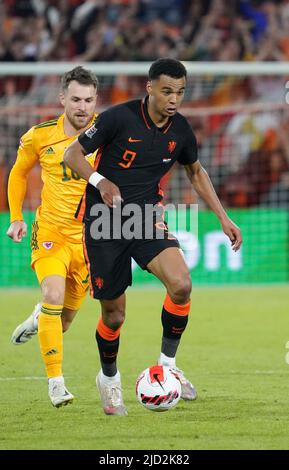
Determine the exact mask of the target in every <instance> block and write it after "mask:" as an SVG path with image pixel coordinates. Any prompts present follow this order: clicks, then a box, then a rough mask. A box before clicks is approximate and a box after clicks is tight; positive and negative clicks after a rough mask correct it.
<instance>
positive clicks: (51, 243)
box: [42, 242, 53, 250]
mask: <svg viewBox="0 0 289 470" xmlns="http://www.w3.org/2000/svg"><path fill="white" fill-rule="evenodd" d="M42 246H43V248H45V249H46V250H51V248H52V247H53V242H43V243H42Z"/></svg>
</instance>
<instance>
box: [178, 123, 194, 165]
mask: <svg viewBox="0 0 289 470" xmlns="http://www.w3.org/2000/svg"><path fill="white" fill-rule="evenodd" d="M197 160H198V146H197V140H196V137H195V134H194V133H193V131H192V129H191V126H190V125H189V124H188V127H187V130H186V137H185V139H184V145H183V148H182V151H181V153H180V155H179V158H178V162H179V163H180V164H181V165H191V164H192V163H195V162H196V161H197Z"/></svg>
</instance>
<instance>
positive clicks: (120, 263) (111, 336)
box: [84, 230, 131, 416]
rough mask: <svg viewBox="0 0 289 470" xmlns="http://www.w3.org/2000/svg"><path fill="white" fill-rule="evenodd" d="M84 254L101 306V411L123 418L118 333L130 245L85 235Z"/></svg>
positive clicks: (98, 337) (128, 280)
mask: <svg viewBox="0 0 289 470" xmlns="http://www.w3.org/2000/svg"><path fill="white" fill-rule="evenodd" d="M84 253H85V258H86V263H87V266H88V268H89V274H90V276H89V279H90V291H91V295H92V297H94V298H95V299H99V300H100V302H101V310H102V311H101V318H100V320H99V322H98V324H97V328H96V336H95V337H96V342H97V346H98V350H99V356H100V362H101V370H100V372H99V374H98V375H97V377H96V384H97V387H98V390H99V393H100V397H101V401H102V406H103V410H104V412H105V413H106V414H109V415H123V416H124V415H126V414H127V411H126V408H125V406H124V403H123V398H122V389H121V379H120V373H119V371H118V369H117V364H116V360H117V354H118V348H119V339H120V329H121V326H122V324H123V322H124V318H125V296H124V292H125V290H126V288H127V286H128V285H130V284H131V258H130V253H129V244H128V243H126V242H125V241H123V240H119V241H118V240H112V241H109V240H105V241H103V242H102V241H98V242H95V241H93V240H91V237H90V233H89V230H87V231H86V235H85V244H84Z"/></svg>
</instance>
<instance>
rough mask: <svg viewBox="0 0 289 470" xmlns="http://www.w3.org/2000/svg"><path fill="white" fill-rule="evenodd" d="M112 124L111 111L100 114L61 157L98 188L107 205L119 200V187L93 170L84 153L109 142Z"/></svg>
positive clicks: (114, 204) (114, 203)
mask: <svg viewBox="0 0 289 470" xmlns="http://www.w3.org/2000/svg"><path fill="white" fill-rule="evenodd" d="M114 125H115V123H114V121H113V119H112V114H111V113H108V112H105V113H102V114H100V115H99V116H98V117H97V119H96V122H95V123H94V124H93V126H91V127H90V128H89V129H87V130H86V131H85V132H83V133H82V134H81V135H80V136H79V137H78V139H76V140H75V141H74V142H72V144H70V145H69V147H67V149H66V150H65V152H64V157H63V159H64V161H65V163H66V164H67V165H68V166H69V167H70V168H71V169H72V170H73V171H76V172H77V173H78V174H79V175H80V176H81V177H82V178H83V179H85V180H86V181H88V182H89V183H90V184H91V185H92V186H94V187H95V188H97V189H98V190H99V192H100V194H101V197H102V199H103V202H104V203H105V204H107V205H108V206H109V207H115V206H116V204H117V203H118V202H119V201H120V200H121V194H120V191H119V188H118V186H116V185H115V184H114V183H113V182H112V181H110V180H108V179H107V178H105V177H104V176H102V175H101V174H100V173H98V172H97V171H94V170H93V169H92V168H91V166H90V164H89V163H88V162H87V161H86V159H85V155H87V154H89V153H93V152H95V151H96V149H98V148H99V147H101V146H102V145H104V144H106V143H108V142H109V140H110V139H111V136H112V135H113V126H114ZM110 130H111V134H110V132H109V131H110Z"/></svg>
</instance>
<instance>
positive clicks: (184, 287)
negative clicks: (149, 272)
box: [169, 275, 192, 305]
mask: <svg viewBox="0 0 289 470" xmlns="http://www.w3.org/2000/svg"><path fill="white" fill-rule="evenodd" d="M191 290H192V281H191V278H190V276H189V275H187V276H184V277H181V278H178V279H175V280H174V281H173V282H172V284H171V286H170V290H169V295H170V297H171V300H172V301H173V302H174V303H175V304H180V305H181V304H184V303H186V302H188V301H189V300H190V295H191Z"/></svg>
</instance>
